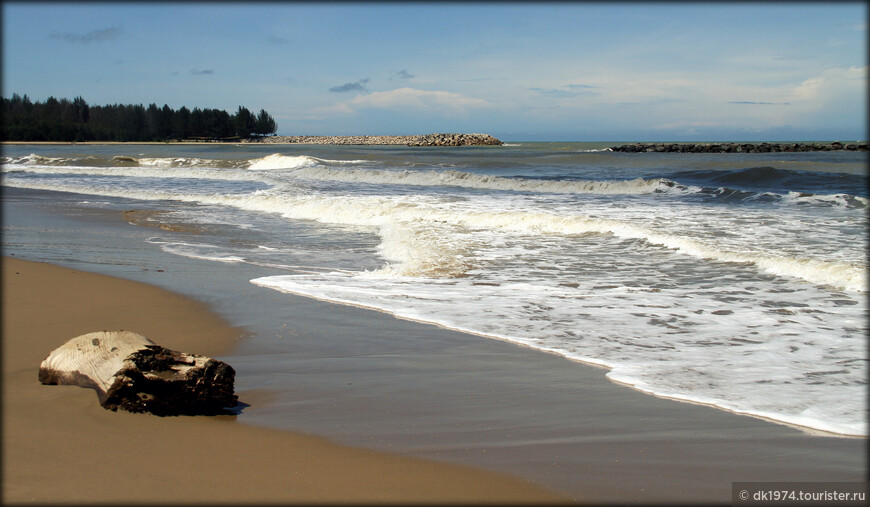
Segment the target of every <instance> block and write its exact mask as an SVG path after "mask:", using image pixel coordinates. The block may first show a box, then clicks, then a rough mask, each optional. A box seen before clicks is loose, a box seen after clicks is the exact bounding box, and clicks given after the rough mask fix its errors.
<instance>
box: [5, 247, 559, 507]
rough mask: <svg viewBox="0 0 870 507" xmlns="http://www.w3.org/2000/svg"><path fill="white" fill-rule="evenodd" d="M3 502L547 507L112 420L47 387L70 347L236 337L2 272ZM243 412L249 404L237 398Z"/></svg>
mask: <svg viewBox="0 0 870 507" xmlns="http://www.w3.org/2000/svg"><path fill="white" fill-rule="evenodd" d="M2 283H3V292H2V304H3V307H2V310H3V313H2V317H3V324H2V333H3V334H2V336H3V363H2V368H3V369H2V374H3V407H2V408H3V411H2V415H3V461H2V463H3V483H2V486H3V489H2V492H3V497H2V499H3V502H4V503H28V502H35V503H55V502H64V503H96V502H110V503H182V504H192V503H203V502H231V503H244V504H251V503H263V502H277V503H289V502H327V503H336V502H339V503H348V502H354V503H356V502H376V503H382V502H393V503H396V502H397V503H417V502H434V503H450V502H462V503H469V502H470V503H489V502H493V503H499V504H501V503H511V502H520V503H546V502H553V501H558V500H563V499H564V497H559V496H557V495H555V494H550V493H548V492H546V491H544V490H543V489H542V488H539V487H537V486H535V485H532V484H531V483H528V482H526V481H524V480H521V479H517V478H514V477H510V476H507V475H501V474H497V473H494V472H488V471H483V470H478V469H474V468H471V467H465V466H460V465H448V464H444V463H438V462H434V461H428V460H423V459H418V458H411V457H403V456H398V455H392V454H386V453H381V452H376V451H372V450H365V449H357V448H352V447H346V446H340V445H336V444H334V443H331V442H330V441H328V440H325V439H323V438H318V437H314V436H308V435H304V434H300V433H294V432H287V431H279V430H272V429H267V428H258V427H254V426H249V425H244V424H240V423H239V422H238V421H237V420H236V419H237V416H217V417H165V418H161V417H156V416H153V415H148V414H131V413H126V412H111V411H107V410H104V409H103V408H102V407H100V406H99V403H98V401H97V397H96V394H95V392H94V391H93V390H91V389H84V388H79V387H75V386H44V385H41V384H40V383H39V382H38V380H37V370H38V368H39V363H40V362H41V361H42V359H44V357H45V356H46V355H48V353H49V352H50V351H51V350H53V349H54V348H55V347H57V346H59V345H61V344H62V343H64V342H65V341H66V340H68V339H69V338H72V337H75V336H78V335H80V334H84V333H87V332H90V331H96V330H102V329H128V330H134V331H136V332H139V333H141V334H144V335H145V336H148V337H150V338H151V339H152V340H154V341H155V342H157V343H159V344H161V345H163V346H166V347H169V348H173V349H177V350H183V351H188V352H194V353H198V354H204V355H210V356H217V355H219V354H222V353H225V352H227V351H228V350H230V349H231V348H232V346H233V344H234V343H235V342H236V340H237V339H238V338H239V336H240V334H241V330H240V329H237V328H233V327H231V326H230V325H228V324H227V323H226V322H224V321H223V320H221V319H220V318H218V317H217V316H215V315H214V314H212V313H211V312H210V311H208V309H207V308H206V307H204V306H203V305H202V304H200V303H198V302H195V301H191V300H189V299H186V298H183V297H181V296H178V295H176V294H174V293H171V292H167V291H165V290H162V289H159V288H156V287H151V286H147V285H143V284H139V283H136V282H131V281H126V280H121V279H117V278H113V277H107V276H103V275H98V274H92V273H85V272H81V271H75V270H71V269H68V268H63V267H57V266H53V265H49V264H44V263H34V262H27V261H22V260H18V259H14V258H10V257H3V260H2ZM240 401H242V402H243V403H244V402H245V398H244V396H243V397H242V398H241V400H240Z"/></svg>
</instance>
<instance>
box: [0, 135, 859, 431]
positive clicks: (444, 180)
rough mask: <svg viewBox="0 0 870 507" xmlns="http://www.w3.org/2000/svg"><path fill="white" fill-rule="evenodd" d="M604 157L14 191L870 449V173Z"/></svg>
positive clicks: (155, 151) (297, 282)
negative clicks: (41, 194) (57, 199)
mask: <svg viewBox="0 0 870 507" xmlns="http://www.w3.org/2000/svg"><path fill="white" fill-rule="evenodd" d="M605 147H606V146H605V145H600V144H594V145H593V144H586V143H510V145H509V146H504V147H481V148H457V149H452V148H448V149H444V148H438V149H419V148H413V149H412V148H405V147H345V146H340V147H339V146H250V145H244V146H224V145H221V146H214V147H212V146H172V145H166V146H159V145H158V146H153V145H152V146H39V147H27V146H14V147H10V149H7V150H5V152H4V155H5V158H4V159H3V184H4V185H5V186H8V187H19V188H30V189H42V190H52V191H63V192H76V193H79V194H83V195H87V196H91V197H89V198H87V199H83V200H87V201H88V202H87V203H85V205H87V206H94V207H97V208H99V207H101V206H104V203H114V202H116V200H117V199H119V198H121V199H124V200H127V201H128V202H137V203H142V204H143V206H147V207H160V208H161V209H162V210H163V211H165V212H162V213H159V214H154V215H150V216H148V217H145V218H144V219H142V220H139V221H138V223H140V225H154V226H155V227H153V228H151V229H153V234H149V236H148V237H147V238H146V241H147V242H148V243H150V244H151V245H153V246H156V247H159V248H160V249H161V250H163V251H164V252H167V253H170V254H172V255H175V256H179V257H186V258H191V259H198V260H207V261H211V262H219V263H221V264H224V265H231V266H237V267H241V266H256V267H257V268H263V269H257V270H256V272H257V276H253V277H251V278H250V279H249V280H250V282H252V283H254V284H256V285H258V286H261V287H267V288H271V289H275V290H277V291H281V292H284V293H290V294H297V295H303V296H307V297H312V298H317V299H323V300H326V301H331V302H338V303H344V304H348V305H354V306H361V307H365V308H371V309H377V310H380V311H383V312H387V313H391V314H393V315H396V316H399V317H402V318H406V319H412V320H417V321H421V322H428V323H434V324H438V325H440V326H443V327H447V328H452V329H456V330H461V331H465V332H469V333H473V334H478V335H482V336H488V337H493V338H498V339H501V340H507V341H511V342H515V343H518V344H522V345H527V346H530V347H533V348H536V349H540V350H543V351H549V352H554V353H557V354H560V355H564V356H565V357H568V358H571V359H575V360H579V361H584V362H589V363H593V364H598V365H602V366H606V367H608V368H609V370H610V371H609V373H608V374H607V375H608V376H609V377H610V378H611V379H613V380H616V381H619V382H621V383H625V384H628V385H632V386H634V387H636V388H638V389H641V390H643V391H646V392H649V393H653V394H657V395H661V396H667V397H671V398H676V399H683V400H687V401H694V402H699V403H705V404H711V405H714V406H717V407H720V408H723V409H727V410H731V411H735V412H739V413H747V414H752V415H757V416H761V417H766V418H770V419H773V420H778V421H782V422H786V423H791V424H797V425H802V426H807V427H810V428H815V429H819V430H824V431H830V432H834V433H841V434H847V435H867V407H866V400H865V396H864V393H865V391H866V387H867V377H866V364H867V355H866V348H865V342H864V339H865V338H864V337H865V336H866V335H867V324H866V323H867V304H866V297H865V295H866V285H867V276H866V264H867V261H866V244H867V241H866V240H867V232H866V231H867V202H868V199H867V190H866V189H867V185H866V183H867V174H866V167H867V164H866V163H867V155H866V153H854V152H824V153H776V154H659V153H650V154H646V153H643V154H623V153H613V152H609V151H606V150H603V148H605ZM161 227H162V228H161ZM166 229H169V230H166ZM185 231H186V232H187V233H186V234H184V232H185ZM397 346H398V345H397Z"/></svg>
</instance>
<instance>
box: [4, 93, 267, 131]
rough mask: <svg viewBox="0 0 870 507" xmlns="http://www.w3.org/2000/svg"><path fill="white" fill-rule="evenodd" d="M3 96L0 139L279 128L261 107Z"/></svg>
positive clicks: (16, 95)
mask: <svg viewBox="0 0 870 507" xmlns="http://www.w3.org/2000/svg"><path fill="white" fill-rule="evenodd" d="M2 100H3V102H2V108H0V124H2V125H0V141H66V142H73V141H76V142H84V141H128V142H129V141H133V142H135V141H140V142H141V141H169V140H180V139H209V140H232V139H243V138H250V137H255V136H268V135H273V134H275V132H276V131H277V130H278V124H277V123H275V120H274V119H273V118H272V116H271V115H270V114H269V113H267V112H266V111H265V110H264V109H261V110H260V113H259V114H256V115H255V114H254V113H252V112H251V111H249V110H248V109H247V108H245V107H242V106H239V109H238V111H236V113H235V114H232V115H231V114H229V113H227V112H226V111H222V110H219V109H207V108H206V109H200V108H198V107H195V108H193V110H192V111H191V110H189V109H188V108H187V107H182V108H181V109H178V110H175V109H172V108H171V107H169V106H167V105H164V106H163V107H157V105H156V104H151V105H149V106H148V107H147V108H146V107H144V106H143V105H142V104H138V105H126V104H113V105H105V106H89V105H88V103H87V102H85V100H84V99H83V98H82V97H76V98H75V99H73V100H72V101H70V100H68V99H60V100H58V99H56V98H54V97H49V98H48V99H47V100H46V101H45V102H39V101H37V102H33V101H31V100H30V99H29V98H28V97H27V95H24V96H23V97H22V96H20V95H18V94H17V93H16V94H13V95H12V98H9V99H7V98H3V99H2Z"/></svg>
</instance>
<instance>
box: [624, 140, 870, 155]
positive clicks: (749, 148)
mask: <svg viewBox="0 0 870 507" xmlns="http://www.w3.org/2000/svg"><path fill="white" fill-rule="evenodd" d="M610 150H611V151H620V152H625V153H652V152H657V153H778V152H799V151H839V150H846V151H867V143H866V142H860V143H848V144H844V143H841V142H840V141H834V142H830V143H698V144H693V143H634V144H624V145H622V146H612V147H611V148H610Z"/></svg>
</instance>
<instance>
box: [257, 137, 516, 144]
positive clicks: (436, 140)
mask: <svg viewBox="0 0 870 507" xmlns="http://www.w3.org/2000/svg"><path fill="white" fill-rule="evenodd" d="M242 142H245V143H262V144H365V145H405V146H500V145H502V144H504V143H502V142H501V141H499V140H498V139H496V138H495V137H492V136H491V135H489V134H427V135H415V136H271V137H263V138H254V139H245V140H243V141H242Z"/></svg>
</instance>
